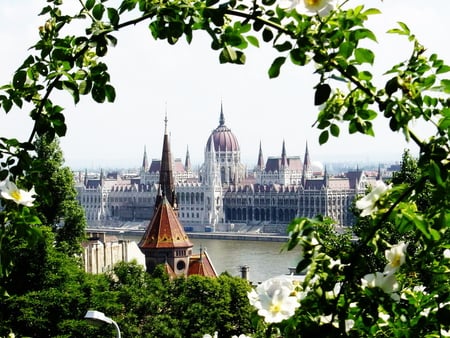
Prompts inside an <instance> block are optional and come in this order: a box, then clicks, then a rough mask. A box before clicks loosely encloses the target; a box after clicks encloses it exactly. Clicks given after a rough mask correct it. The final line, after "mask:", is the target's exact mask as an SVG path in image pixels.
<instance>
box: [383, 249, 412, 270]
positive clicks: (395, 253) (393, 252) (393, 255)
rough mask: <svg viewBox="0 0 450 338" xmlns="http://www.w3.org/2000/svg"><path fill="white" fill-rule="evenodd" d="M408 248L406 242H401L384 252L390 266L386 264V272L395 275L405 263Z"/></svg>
mask: <svg viewBox="0 0 450 338" xmlns="http://www.w3.org/2000/svg"><path fill="white" fill-rule="evenodd" d="M407 246H408V244H405V242H400V243H398V244H397V245H394V246H392V247H391V248H390V249H388V250H386V251H385V252H384V256H385V257H386V259H387V260H388V264H386V266H385V268H384V272H387V273H394V272H396V271H397V270H398V268H399V267H400V266H401V265H402V264H403V263H405V253H406V247H407Z"/></svg>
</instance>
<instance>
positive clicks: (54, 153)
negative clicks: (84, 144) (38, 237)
mask: <svg viewBox="0 0 450 338" xmlns="http://www.w3.org/2000/svg"><path fill="white" fill-rule="evenodd" d="M36 155H37V158H36V160H35V161H34V163H33V167H32V169H31V170H32V172H33V174H34V176H35V177H34V180H35V182H36V185H35V189H36V193H37V194H38V195H39V196H40V199H39V205H38V207H37V210H38V212H39V213H40V215H39V216H40V219H41V221H42V222H43V223H44V224H46V225H48V226H50V227H52V228H53V230H54V231H55V232H56V234H57V235H56V242H57V245H58V247H59V248H61V249H62V250H64V251H65V252H67V253H68V254H79V253H80V252H81V247H80V244H81V241H82V240H83V239H84V238H85V229H86V225H87V223H86V218H85V215H84V210H83V208H82V207H81V205H80V204H79V203H78V201H77V199H76V196H77V192H76V190H75V186H74V184H75V180H74V177H73V174H72V171H71V170H70V168H68V167H64V166H63V164H64V157H63V153H62V151H61V148H60V147H59V141H58V140H57V139H52V138H51V137H50V136H49V135H47V134H45V135H42V136H41V137H40V138H39V139H38V140H37V141H36Z"/></svg>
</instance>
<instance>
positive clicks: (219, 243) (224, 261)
mask: <svg viewBox="0 0 450 338" xmlns="http://www.w3.org/2000/svg"><path fill="white" fill-rule="evenodd" d="M123 238H124V239H129V240H133V241H136V242H139V240H140V237H137V236H123ZM190 240H191V241H192V242H193V244H194V253H198V252H199V250H200V248H203V249H206V251H207V252H208V255H209V257H210V258H211V260H212V262H213V265H214V268H215V269H216V271H217V273H218V274H221V273H222V272H225V271H227V272H228V273H229V274H230V275H232V276H240V275H241V272H240V271H241V267H242V266H244V265H247V266H248V267H249V273H248V279H249V280H250V281H251V282H253V283H257V282H261V281H264V280H266V279H268V278H270V277H274V276H278V275H283V274H287V273H289V268H290V267H295V266H296V265H297V263H298V261H299V251H298V249H294V250H293V251H285V250H283V251H282V252H280V250H281V248H282V246H283V245H284V243H282V242H266V241H242V240H224V239H203V238H202V239H199V238H190Z"/></svg>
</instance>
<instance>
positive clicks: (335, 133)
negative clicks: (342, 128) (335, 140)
mask: <svg viewBox="0 0 450 338" xmlns="http://www.w3.org/2000/svg"><path fill="white" fill-rule="evenodd" d="M330 132H331V135H333V136H334V137H339V126H338V125H336V124H334V123H333V124H332V125H331V126H330Z"/></svg>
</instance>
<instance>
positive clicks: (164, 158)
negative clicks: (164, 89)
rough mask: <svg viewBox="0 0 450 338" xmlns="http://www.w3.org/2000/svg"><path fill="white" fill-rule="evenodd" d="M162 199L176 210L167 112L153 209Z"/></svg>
mask: <svg viewBox="0 0 450 338" xmlns="http://www.w3.org/2000/svg"><path fill="white" fill-rule="evenodd" d="M162 197H166V198H167V201H168V202H169V203H170V205H171V206H172V207H173V208H174V209H175V210H177V206H176V200H175V184H174V179H173V172H172V154H171V152H170V143H169V135H168V133H167V112H166V116H165V118H164V141H163V149H162V155H161V167H160V169H159V191H158V196H157V198H156V203H155V208H157V207H158V205H159V204H160V203H161V200H162Z"/></svg>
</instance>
